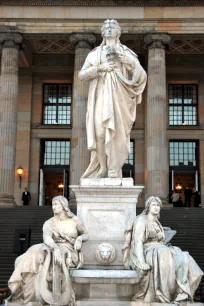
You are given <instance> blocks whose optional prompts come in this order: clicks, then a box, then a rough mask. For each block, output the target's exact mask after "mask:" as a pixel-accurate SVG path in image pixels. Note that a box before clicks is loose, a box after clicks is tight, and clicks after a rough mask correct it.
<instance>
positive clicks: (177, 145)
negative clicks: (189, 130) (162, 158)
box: [169, 140, 198, 168]
mask: <svg viewBox="0 0 204 306" xmlns="http://www.w3.org/2000/svg"><path fill="white" fill-rule="evenodd" d="M197 154H198V149H197V142H196V141H176V140H175V141H170V142H169V166H170V167H180V168H195V167H197V160H198V156H197Z"/></svg>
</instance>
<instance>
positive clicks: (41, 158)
mask: <svg viewBox="0 0 204 306" xmlns="http://www.w3.org/2000/svg"><path fill="white" fill-rule="evenodd" d="M46 141H68V142H69V164H68V165H61V164H58V165H56V164H55V165H45V164H44V155H45V142H46ZM40 148H41V150H40V168H41V169H46V168H50V169H51V168H62V169H68V170H69V168H70V160H71V140H70V139H69V138H66V139H65V138H57V139H56V138H48V139H47V138H46V139H41V144H40Z"/></svg>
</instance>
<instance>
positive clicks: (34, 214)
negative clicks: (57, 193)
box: [0, 206, 204, 288]
mask: <svg viewBox="0 0 204 306" xmlns="http://www.w3.org/2000/svg"><path fill="white" fill-rule="evenodd" d="M142 210H143V208H141V207H138V208H137V214H139V213H140V212H141V211H142ZM52 216H53V214H52V209H51V207H50V206H45V207H32V206H22V207H16V208H2V207H1V208H0V288H3V287H7V282H8V279H9V277H10V275H11V274H12V271H13V265H14V261H15V258H16V257H17V254H14V252H13V250H14V235H15V229H31V241H30V244H31V245H33V244H37V243H40V242H42V226H43V223H44V222H45V221H46V220H47V219H49V218H50V217H52ZM160 221H161V223H162V225H163V226H168V227H171V228H172V229H175V230H177V235H176V236H175V237H174V238H173V240H172V244H173V245H175V246H179V247H180V248H181V249H182V250H185V251H189V253H190V254H191V255H192V256H193V257H194V259H195V260H196V262H197V263H198V264H199V266H200V267H201V269H203V270H204V209H201V208H168V209H163V210H162V211H161V218H160Z"/></svg>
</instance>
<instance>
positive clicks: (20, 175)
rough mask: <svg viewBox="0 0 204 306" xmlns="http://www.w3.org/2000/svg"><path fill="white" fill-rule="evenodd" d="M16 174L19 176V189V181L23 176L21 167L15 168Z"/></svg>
mask: <svg viewBox="0 0 204 306" xmlns="http://www.w3.org/2000/svg"><path fill="white" fill-rule="evenodd" d="M17 174H18V175H19V188H21V180H22V174H23V168H22V166H21V165H20V166H19V167H18V168H17Z"/></svg>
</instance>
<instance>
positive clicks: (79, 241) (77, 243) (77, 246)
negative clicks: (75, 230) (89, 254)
mask: <svg viewBox="0 0 204 306" xmlns="http://www.w3.org/2000/svg"><path fill="white" fill-rule="evenodd" d="M81 247H82V237H81V236H79V237H77V239H76V241H75V244H74V248H75V250H76V251H79V250H81Z"/></svg>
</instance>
